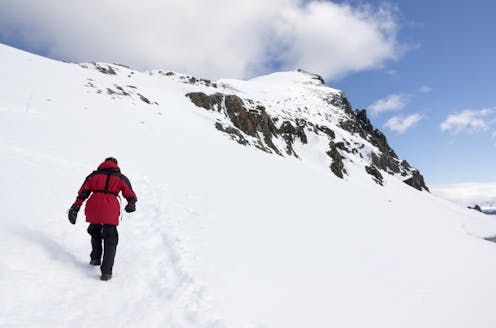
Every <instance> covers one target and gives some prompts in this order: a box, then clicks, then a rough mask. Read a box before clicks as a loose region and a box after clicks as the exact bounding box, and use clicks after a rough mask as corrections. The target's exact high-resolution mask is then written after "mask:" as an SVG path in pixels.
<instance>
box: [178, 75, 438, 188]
mask: <svg viewBox="0 0 496 328" xmlns="http://www.w3.org/2000/svg"><path fill="white" fill-rule="evenodd" d="M311 76H312V79H311V80H313V81H310V82H308V83H310V84H314V85H316V86H319V85H325V82H324V80H323V79H322V78H321V77H319V76H318V75H311ZM193 82H194V81H193ZM197 82H198V81H197ZM208 82H209V81H208ZM205 83H206V82H205ZM186 96H187V97H188V98H189V99H190V100H191V102H193V103H194V104H195V105H196V106H197V107H200V108H204V109H206V110H211V111H216V112H219V113H222V114H224V116H225V117H226V119H227V120H226V121H224V120H220V121H218V122H217V123H216V124H215V127H216V128H217V129H218V130H219V131H222V132H223V133H226V134H228V135H229V136H230V137H231V139H233V140H235V141H236V142H238V143H240V144H242V145H252V146H255V147H257V148H259V149H261V150H263V151H266V152H270V153H276V154H278V155H281V156H284V155H288V156H294V157H299V155H298V154H297V151H296V150H295V149H298V148H295V147H294V145H295V143H296V142H299V143H301V145H305V144H307V142H308V138H309V133H310V134H311V133H313V134H315V135H317V136H319V138H322V136H325V137H327V138H328V140H329V141H328V142H329V144H328V145H329V148H328V150H326V151H325V152H326V154H327V156H328V157H329V158H330V161H331V164H330V166H329V168H330V170H331V172H332V173H333V174H334V175H336V176H337V177H339V178H341V179H343V178H344V176H345V175H347V174H348V173H347V171H346V163H347V162H354V161H355V159H356V160H357V161H358V162H363V161H367V159H368V161H369V164H368V165H365V166H364V168H365V171H366V172H367V174H369V175H370V176H371V177H372V179H373V181H375V182H376V183H377V184H379V185H381V186H382V185H384V177H383V173H381V171H383V172H386V173H388V174H390V175H396V176H399V177H404V178H407V179H405V180H403V182H405V183H406V184H407V185H409V186H411V187H413V188H415V189H418V190H421V191H422V190H427V191H428V190H429V189H428V188H427V186H426V185H425V182H424V178H423V176H422V175H421V174H420V172H419V171H418V170H416V169H414V168H412V167H411V166H410V164H409V163H408V162H406V161H400V160H399V158H398V156H397V155H396V152H395V151H394V150H393V149H392V148H391V147H390V146H389V144H388V141H387V139H386V136H385V135H384V134H383V133H382V132H381V131H379V130H378V129H376V128H374V126H373V125H372V123H371V122H370V120H369V118H368V117H367V112H366V110H365V109H362V110H353V109H352V107H351V105H350V103H349V101H348V99H347V98H346V96H345V95H344V93H342V92H334V91H333V92H329V93H327V94H325V95H324V96H323V98H322V99H323V100H324V102H325V103H327V104H329V106H330V108H332V111H335V110H336V109H335V108H336V107H338V108H339V109H341V110H342V113H344V114H340V115H342V116H338V117H340V121H339V122H338V127H340V128H342V129H344V130H346V131H348V132H349V133H351V134H353V135H357V136H359V137H360V138H361V139H363V140H364V141H367V142H368V145H367V146H366V143H365V142H359V141H357V140H356V139H353V140H347V139H345V138H343V136H342V135H341V136H337V133H336V131H333V130H332V129H331V128H330V127H329V126H327V125H326V124H325V120H324V121H322V120H317V122H319V123H318V124H317V123H314V122H313V121H311V120H305V119H301V118H293V119H288V118H287V116H282V117H271V116H270V115H269V114H268V113H267V111H266V108H265V107H264V105H263V104H261V103H257V102H255V101H253V100H250V99H246V98H245V99H243V98H241V97H239V96H238V95H234V94H223V93H220V92H215V93H213V94H210V95H208V94H206V93H203V92H192V93H188V94H186ZM278 104H279V102H278ZM303 107H304V106H303ZM300 108H302V107H300ZM300 108H298V110H299V109H300ZM304 108H305V109H307V108H306V107H304ZM338 113H339V112H338ZM320 115H321V117H324V118H325V119H326V120H329V118H328V116H327V115H329V114H328V113H327V112H326V113H321V114H320ZM283 117H284V118H283ZM296 117H298V116H296ZM281 118H282V119H281ZM279 120H280V122H279ZM322 122H323V123H322ZM278 125H279V127H278ZM330 126H332V125H330ZM281 145H283V146H281ZM370 145H371V146H370ZM365 147H367V148H365ZM364 148H365V149H364ZM345 156H346V157H345Z"/></svg>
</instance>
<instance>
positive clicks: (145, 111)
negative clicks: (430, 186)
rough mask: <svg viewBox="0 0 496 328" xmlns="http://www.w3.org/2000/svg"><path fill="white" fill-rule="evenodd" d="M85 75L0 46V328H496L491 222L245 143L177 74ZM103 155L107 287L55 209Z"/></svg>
mask: <svg viewBox="0 0 496 328" xmlns="http://www.w3.org/2000/svg"><path fill="white" fill-rule="evenodd" d="M100 65H101V66H100V67H104V68H105V67H109V66H107V65H104V64H100ZM84 66H86V67H87V68H84V67H82V66H81V65H76V64H69V63H61V62H55V61H51V60H48V59H45V58H40V57H37V56H34V55H31V54H28V53H24V52H21V51H19V50H16V49H12V48H9V47H6V46H3V45H0V73H1V76H2V79H1V80H0V90H1V95H0V183H1V186H2V188H1V190H0V199H2V214H1V215H0V220H1V224H2V229H1V230H0V254H2V255H1V257H0V267H1V268H2V269H1V270H0V304H2V306H1V307H0V326H1V327H62V326H74V327H103V326H109V325H112V326H117V327H236V328H238V327H257V328H261V327H350V328H351V327H364V326H366V327H381V328H383V327H494V326H495V325H496V318H495V317H494V315H493V312H494V307H495V305H496V301H495V300H494V295H495V294H496V284H494V277H495V276H496V261H495V260H494V259H495V258H496V244H494V243H490V242H488V241H485V240H483V239H482V238H481V237H487V236H492V235H494V234H496V221H495V220H494V218H492V217H491V216H485V215H482V214H479V213H476V212H475V211H471V210H467V209H465V208H463V207H459V206H456V205H454V204H452V203H449V202H447V201H444V200H441V199H439V198H436V197H435V196H433V195H431V194H429V193H427V192H419V191H417V190H415V189H413V188H410V187H409V186H407V185H405V184H404V183H403V182H401V181H400V180H398V179H397V178H396V177H394V176H389V175H386V176H385V177H384V179H385V185H384V187H381V186H379V185H377V184H375V183H373V182H372V181H371V179H370V177H369V176H367V175H366V174H365V173H363V170H362V168H361V167H358V165H356V166H349V167H348V170H349V171H350V172H351V173H350V174H349V177H347V178H346V179H338V178H337V177H336V176H334V175H332V174H329V169H328V166H327V162H326V163H321V162H323V161H324V159H323V158H322V157H320V155H317V154H318V152H317V148H319V149H320V147H319V145H318V142H317V141H316V143H315V144H314V146H312V145H309V147H307V148H305V156H303V158H304V160H301V159H297V158H293V157H281V156H276V155H273V154H268V153H265V152H262V151H260V150H257V149H256V148H253V147H243V146H241V145H238V144H236V143H234V142H232V141H231V140H230V139H229V138H227V137H226V136H225V135H224V134H222V133H219V131H217V130H216V129H215V128H213V126H214V123H215V122H216V120H218V119H219V117H218V114H216V113H212V112H208V111H204V110H201V109H199V108H198V107H196V106H195V105H194V104H193V103H191V101H190V100H189V99H188V98H187V97H185V94H186V93H187V92H191V91H192V90H193V89H195V88H197V86H192V85H190V84H188V83H183V82H182V81H181V79H180V78H178V75H175V76H167V75H164V74H156V73H153V72H136V71H132V70H130V69H127V68H124V67H119V66H112V67H113V68H114V69H116V70H117V71H118V74H116V75H111V74H104V73H102V72H100V71H99V70H98V69H97V68H96V67H95V65H93V64H85V65H84ZM295 74H296V73H295ZM295 74H290V76H293V77H294V76H298V75H295ZM284 75H285V74H282V75H281V74H276V75H275V76H272V77H271V76H267V77H262V78H259V79H255V80H254V81H232V80H224V81H218V83H228V81H229V83H230V85H231V86H232V87H236V88H237V89H238V92H246V93H248V94H249V93H250V92H252V93H253V92H255V91H254V89H257V90H260V87H256V86H255V85H254V84H256V83H268V81H269V82H270V83H269V84H270V85H282V84H284V83H286V84H289V85H292V86H294V85H295V84H294V83H297V81H296V82H295V81H288V79H285V78H284ZM286 76H287V75H286ZM281 79H282V80H283V81H281ZM257 80H258V81H257ZM250 83H252V84H250ZM243 85H244V86H243ZM117 86H120V87H121V88H122V90H120V89H118V88H117ZM106 88H110V89H111V90H113V91H112V92H114V93H112V92H111V93H112V94H109V92H108V91H106ZM98 90H102V92H100V93H99V92H98ZM123 92H126V94H127V95H124V94H123ZM281 92H282V91H281ZM119 93H122V95H119ZM140 95H141V97H145V98H146V99H147V100H148V101H149V102H150V103H151V104H148V103H147V102H145V101H144V100H143V99H142V98H141V97H140ZM250 96H253V98H255V97H256V95H253V94H250ZM267 97H268V96H267ZM272 97H275V98H273V99H272V101H275V102H277V97H280V95H279V94H278V93H277V92H275V91H274V93H272ZM308 97H309V98H311V97H312V96H311V94H309V95H308ZM285 98H287V95H286V96H285ZM268 110H269V109H268ZM310 110H311V109H310ZM312 147H314V148H315V151H313V150H312V149H313V148H312ZM107 156H115V157H116V158H117V159H118V160H119V164H120V166H121V168H122V170H123V173H125V174H126V175H127V176H128V177H129V178H130V180H131V182H132V183H133V187H134V189H135V191H136V193H137V195H138V203H137V212H135V213H133V214H124V215H123V219H122V222H121V225H120V226H119V233H120V244H119V246H118V249H117V256H116V264H115V267H114V278H113V279H112V280H110V281H109V282H101V281H99V280H98V277H99V271H98V269H96V268H94V267H90V266H89V265H88V261H89V250H90V249H89V248H90V244H89V236H88V235H87V234H86V232H85V229H86V226H87V224H85V223H84V218H83V217H82V214H81V213H80V215H79V218H78V222H77V224H76V225H75V226H73V225H71V224H69V222H67V218H66V211H67V209H68V208H69V206H70V205H71V204H72V202H73V201H74V199H75V197H76V192H77V190H78V188H79V186H80V185H81V183H82V182H83V180H84V178H85V177H86V175H87V174H89V173H90V172H91V171H92V170H94V169H95V167H96V166H97V165H98V164H99V163H100V161H102V160H103V159H104V158H105V157H107ZM322 164H323V165H322ZM354 171H356V172H354Z"/></svg>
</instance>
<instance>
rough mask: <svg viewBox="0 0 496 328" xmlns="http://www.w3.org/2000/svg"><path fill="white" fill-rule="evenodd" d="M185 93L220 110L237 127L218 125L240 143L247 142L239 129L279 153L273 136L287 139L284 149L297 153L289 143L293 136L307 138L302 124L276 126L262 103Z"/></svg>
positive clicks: (263, 146) (293, 140)
mask: <svg viewBox="0 0 496 328" xmlns="http://www.w3.org/2000/svg"><path fill="white" fill-rule="evenodd" d="M186 96H187V97H189V98H190V99H191V101H192V102H193V103H194V104H195V105H196V106H198V107H202V108H205V109H208V110H216V111H218V112H223V113H224V114H225V115H226V116H227V117H228V118H229V120H230V122H231V123H232V124H233V125H234V127H235V128H237V130H235V129H233V128H230V129H229V128H224V127H222V129H220V128H219V127H220V126H223V125H222V124H220V123H219V124H220V125H219V126H218V127H217V129H219V130H221V131H223V132H226V133H228V134H230V135H234V136H235V138H233V139H234V140H236V141H238V142H239V143H241V144H245V145H246V144H247V143H249V142H248V141H247V139H246V138H240V137H239V136H240V133H239V132H243V133H244V134H246V135H248V136H250V137H253V138H254V139H258V142H256V143H255V144H254V145H255V146H256V147H257V148H259V149H262V150H264V151H267V152H274V153H276V154H278V155H282V154H281V152H280V150H279V149H278V148H277V147H276V146H275V145H274V143H273V138H278V137H281V138H282V139H284V140H285V142H286V148H287V150H286V152H287V153H288V154H289V155H294V156H297V155H296V153H295V152H294V150H293V147H292V145H293V144H294V142H295V140H296V138H298V139H300V140H302V141H303V142H306V135H305V132H304V130H303V127H301V126H298V127H294V126H293V125H291V123H290V122H285V123H283V125H282V126H281V129H278V128H277V127H276V125H275V124H274V122H273V120H272V119H271V117H270V116H269V115H268V114H267V112H266V111H265V108H264V107H263V106H260V105H256V106H254V105H253V102H251V104H250V106H248V105H247V104H246V103H245V101H243V100H242V99H241V98H240V97H238V96H236V95H224V94H220V93H215V94H213V95H210V96H209V95H207V94H205V93H203V92H194V93H188V94H186Z"/></svg>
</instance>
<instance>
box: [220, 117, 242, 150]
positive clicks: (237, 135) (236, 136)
mask: <svg viewBox="0 0 496 328" xmlns="http://www.w3.org/2000/svg"><path fill="white" fill-rule="evenodd" d="M215 128H216V129H217V130H219V131H222V132H224V133H227V134H229V135H230V136H231V139H233V140H235V141H236V142H237V143H239V144H241V145H244V146H246V145H248V144H249V142H248V140H246V138H245V137H244V136H243V134H242V133H241V132H240V131H239V130H238V129H236V128H233V127H231V126H228V127H224V126H222V124H221V123H220V122H216V123H215Z"/></svg>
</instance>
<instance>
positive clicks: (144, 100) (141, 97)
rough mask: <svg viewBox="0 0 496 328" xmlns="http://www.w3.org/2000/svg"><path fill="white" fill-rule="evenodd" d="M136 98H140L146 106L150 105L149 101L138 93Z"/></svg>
mask: <svg viewBox="0 0 496 328" xmlns="http://www.w3.org/2000/svg"><path fill="white" fill-rule="evenodd" d="M138 96H139V97H140V99H141V101H143V102H145V103H147V104H151V102H150V100H148V99H147V98H146V97H145V96H143V95H142V94H139V93H138Z"/></svg>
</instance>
